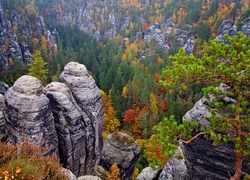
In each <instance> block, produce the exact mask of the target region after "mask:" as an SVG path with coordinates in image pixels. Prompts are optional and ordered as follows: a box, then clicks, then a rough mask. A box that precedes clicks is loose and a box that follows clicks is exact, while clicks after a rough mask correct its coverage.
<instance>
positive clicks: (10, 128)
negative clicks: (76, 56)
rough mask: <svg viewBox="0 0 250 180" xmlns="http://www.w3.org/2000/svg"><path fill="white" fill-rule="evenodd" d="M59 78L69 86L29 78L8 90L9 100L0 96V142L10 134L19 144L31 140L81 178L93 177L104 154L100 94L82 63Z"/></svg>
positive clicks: (17, 82)
mask: <svg viewBox="0 0 250 180" xmlns="http://www.w3.org/2000/svg"><path fill="white" fill-rule="evenodd" d="M60 80H61V81H62V82H64V83H65V84H64V83H61V82H52V83H50V84H48V85H47V86H46V87H45V88H44V87H43V85H42V84H41V82H40V81H39V80H38V79H37V78H35V77H32V76H28V75H24V76H21V77H20V78H19V79H18V80H17V81H16V82H15V83H14V85H13V86H12V87H11V88H9V89H8V90H7V91H6V92H5V101H4V97H3V96H1V95H0V138H2V137H4V136H5V131H6V133H7V135H8V139H9V141H10V142H12V143H15V144H16V143H21V142H23V141H24V140H25V139H26V138H28V140H29V142H30V143H34V144H36V145H38V146H42V147H46V148H49V150H50V151H49V152H48V153H47V154H52V153H57V154H58V157H59V160H60V162H61V163H62V164H63V166H64V167H65V168H68V169H69V170H71V171H72V172H73V173H74V174H75V175H76V176H79V175H83V174H89V173H91V171H92V170H93V169H94V167H95V166H96V165H98V163H99V160H100V156H101V149H102V124H103V107H102V102H101V93H100V90H99V88H98V87H97V86H96V84H95V81H94V79H93V78H92V76H91V75H89V74H88V71H87V69H86V68H85V66H84V65H82V64H79V63H74V62H70V63H68V64H67V65H66V66H65V68H64V71H63V72H62V74H61V76H60ZM3 107H4V109H3ZM2 111H3V113H4V121H3V117H2V116H1V115H2V114H3V113H2ZM4 126H5V129H4ZM47 154H45V155H47Z"/></svg>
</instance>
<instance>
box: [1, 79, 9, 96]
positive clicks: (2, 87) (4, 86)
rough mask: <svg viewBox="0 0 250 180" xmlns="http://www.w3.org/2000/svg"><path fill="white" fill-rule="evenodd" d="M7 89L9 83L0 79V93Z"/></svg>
mask: <svg viewBox="0 0 250 180" xmlns="http://www.w3.org/2000/svg"><path fill="white" fill-rule="evenodd" d="M8 89H9V85H8V84H6V83H5V82H2V81H0V94H2V95H4V93H5V92H6V91H7V90H8Z"/></svg>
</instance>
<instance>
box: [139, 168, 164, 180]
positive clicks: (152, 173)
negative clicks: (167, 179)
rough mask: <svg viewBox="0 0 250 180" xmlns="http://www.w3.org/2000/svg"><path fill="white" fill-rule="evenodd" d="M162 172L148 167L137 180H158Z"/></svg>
mask: <svg viewBox="0 0 250 180" xmlns="http://www.w3.org/2000/svg"><path fill="white" fill-rule="evenodd" d="M160 172H161V169H160V168H156V169H153V168H151V167H146V168H144V169H143V170H142V171H141V173H140V174H139V175H138V176H137V177H136V180H153V179H158V176H159V174H160Z"/></svg>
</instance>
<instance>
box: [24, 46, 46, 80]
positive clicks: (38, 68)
mask: <svg viewBox="0 0 250 180" xmlns="http://www.w3.org/2000/svg"><path fill="white" fill-rule="evenodd" d="M32 58H33V62H32V63H31V64H29V68H28V75H30V76H34V77H36V78H37V79H39V80H41V81H42V82H43V83H45V82H46V80H47V78H48V69H47V68H46V65H47V63H46V62H45V61H44V60H43V58H42V55H41V51H40V50H36V51H35V53H34V54H33V55H32Z"/></svg>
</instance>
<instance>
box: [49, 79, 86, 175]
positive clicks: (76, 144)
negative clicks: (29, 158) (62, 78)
mask: <svg viewBox="0 0 250 180" xmlns="http://www.w3.org/2000/svg"><path fill="white" fill-rule="evenodd" d="M45 91H46V95H47V97H48V98H49V100H50V104H51V107H52V112H53V116H54V119H55V127H56V132H57V136H58V148H59V156H60V162H61V163H62V164H63V166H64V167H65V168H67V169H70V170H71V171H72V172H73V173H74V174H75V175H79V174H84V173H85V165H86V162H85V159H86V152H85V134H86V132H85V130H84V124H83V121H84V119H83V117H82V115H81V112H79V111H78V110H77V109H79V108H77V106H78V105H77V103H76V101H75V99H74V97H73V95H72V93H71V91H70V90H69V88H68V87H67V86H66V85H65V84H63V83H59V82H52V83H50V84H48V85H47V86H46V87H45Z"/></svg>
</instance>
